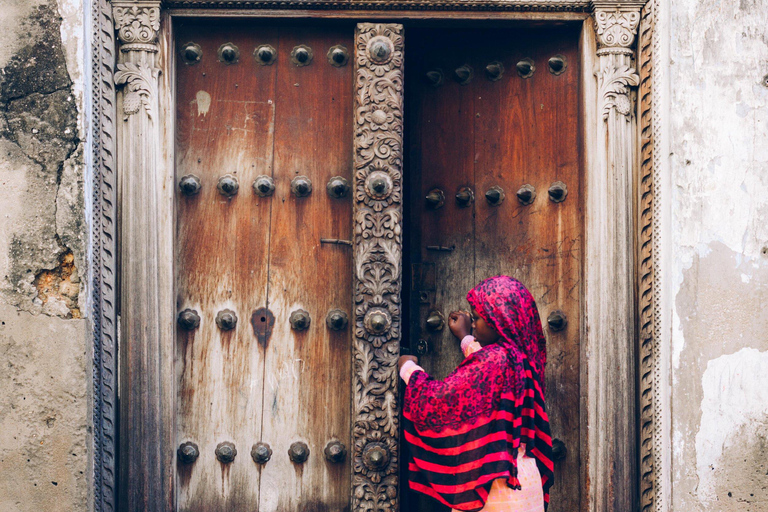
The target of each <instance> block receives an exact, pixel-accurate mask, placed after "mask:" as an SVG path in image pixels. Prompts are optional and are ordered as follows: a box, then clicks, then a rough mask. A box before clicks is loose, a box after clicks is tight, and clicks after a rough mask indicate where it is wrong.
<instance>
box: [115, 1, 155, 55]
mask: <svg viewBox="0 0 768 512" xmlns="http://www.w3.org/2000/svg"><path fill="white" fill-rule="evenodd" d="M112 13H113V16H114V19H115V31H116V32H117V38H118V40H119V41H120V45H121V46H120V51H121V52H129V51H145V52H157V32H158V30H160V2H159V1H144V0H136V1H133V2H113V3H112Z"/></svg>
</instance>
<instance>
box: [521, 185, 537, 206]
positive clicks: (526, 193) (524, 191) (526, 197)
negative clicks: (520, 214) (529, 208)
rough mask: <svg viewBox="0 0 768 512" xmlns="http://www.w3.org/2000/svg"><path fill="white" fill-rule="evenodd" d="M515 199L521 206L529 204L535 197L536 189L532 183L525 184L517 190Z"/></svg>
mask: <svg viewBox="0 0 768 512" xmlns="http://www.w3.org/2000/svg"><path fill="white" fill-rule="evenodd" d="M516 195H517V200H518V201H519V202H520V204H522V205H523V206H525V205H528V204H531V203H532V202H533V200H534V199H536V189H535V188H533V185H529V184H525V185H523V186H522V187H520V188H519V189H518V190H517V194H516Z"/></svg>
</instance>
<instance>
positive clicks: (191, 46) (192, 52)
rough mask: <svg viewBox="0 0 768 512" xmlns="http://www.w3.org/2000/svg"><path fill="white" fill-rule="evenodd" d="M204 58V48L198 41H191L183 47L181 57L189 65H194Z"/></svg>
mask: <svg viewBox="0 0 768 512" xmlns="http://www.w3.org/2000/svg"><path fill="white" fill-rule="evenodd" d="M202 58H203V50H202V48H200V45H199V44H197V43H192V42H189V43H187V44H185V45H184V46H182V48H181V59H182V60H183V61H184V63H185V64H187V65H188V66H194V65H195V64H197V63H198V62H200V59H202Z"/></svg>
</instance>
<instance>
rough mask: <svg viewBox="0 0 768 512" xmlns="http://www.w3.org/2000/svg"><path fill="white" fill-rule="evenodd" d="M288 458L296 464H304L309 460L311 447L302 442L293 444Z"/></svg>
mask: <svg viewBox="0 0 768 512" xmlns="http://www.w3.org/2000/svg"><path fill="white" fill-rule="evenodd" d="M288 457H289V458H290V459H291V462H293V463H295V464H302V463H303V462H304V461H306V460H307V459H308V458H309V446H307V444H306V443H303V442H301V441H296V442H295V443H292V444H291V446H290V448H288Z"/></svg>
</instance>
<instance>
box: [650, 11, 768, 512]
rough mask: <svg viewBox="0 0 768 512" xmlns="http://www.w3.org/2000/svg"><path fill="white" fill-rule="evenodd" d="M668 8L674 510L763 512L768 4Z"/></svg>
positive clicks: (766, 502) (767, 423) (767, 427)
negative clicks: (759, 511) (758, 511)
mask: <svg viewBox="0 0 768 512" xmlns="http://www.w3.org/2000/svg"><path fill="white" fill-rule="evenodd" d="M666 8H667V9H668V11H667V12H668V16H669V17H668V18H667V19H666V20H665V23H667V27H666V28H667V29H668V32H669V40H668V42H669V62H668V69H667V70H666V72H667V73H668V77H669V90H668V94H669V100H670V101H669V104H670V106H669V111H668V112H666V113H665V115H666V116H667V127H668V133H667V138H668V139H669V145H670V154H669V160H668V162H667V163H668V166H669V177H668V179H669V181H668V184H669V187H668V188H667V189H666V190H665V191H664V194H663V200H664V201H665V203H666V204H665V205H664V206H665V209H666V211H667V212H669V216H668V217H667V220H668V222H669V225H668V226H667V230H666V231H663V233H664V238H663V240H662V245H663V247H664V249H663V250H664V251H665V253H666V254H668V255H669V260H668V262H669V268H665V272H666V277H667V278H668V280H669V283H668V286H667V287H666V289H665V290H664V293H665V297H664V301H663V303H664V304H665V305H666V306H667V310H666V311H665V314H667V315H669V318H670V319H671V328H670V330H669V331H667V332H666V333H665V336H667V338H666V339H664V343H665V345H666V346H667V348H668V349H669V352H668V354H669V357H670V360H669V367H670V374H669V386H670V389H669V391H670V396H671V409H670V410H669V411H667V412H668V414H669V418H670V420H671V433H670V436H671V447H672V448H671V454H670V455H671V475H670V476H671V500H670V505H671V506H670V510H674V511H686V512H696V511H718V512H720V511H731V510H733V511H736V510H740V511H757V510H768V490H767V489H768V476H766V474H767V473H768V462H766V461H768V392H767V391H766V389H768V381H767V380H766V379H767V378H768V377H767V375H768V222H766V220H767V219H768V83H766V80H767V78H766V76H767V75H768V2H767V1H766V0H732V1H720V0H671V1H670V2H669V3H668V5H667V7H666Z"/></svg>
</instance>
